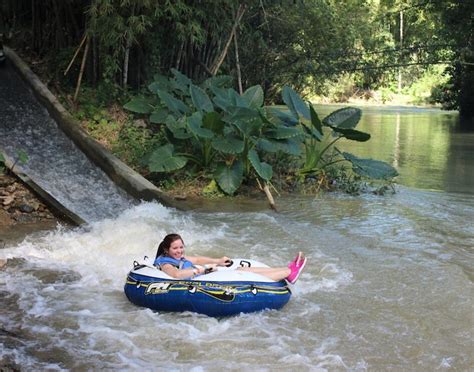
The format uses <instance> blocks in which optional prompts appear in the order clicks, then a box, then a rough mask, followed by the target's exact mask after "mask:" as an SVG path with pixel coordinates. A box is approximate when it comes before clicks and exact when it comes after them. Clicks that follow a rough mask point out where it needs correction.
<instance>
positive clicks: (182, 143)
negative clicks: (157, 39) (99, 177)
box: [124, 70, 396, 194]
mask: <svg viewBox="0 0 474 372" xmlns="http://www.w3.org/2000/svg"><path fill="white" fill-rule="evenodd" d="M172 73H173V77H172V78H167V77H164V76H162V75H155V77H154V81H153V82H152V83H150V84H149V85H148V89H149V91H150V92H151V93H152V94H151V95H146V96H140V97H135V98H133V99H132V100H131V101H129V102H128V103H127V104H125V106H124V107H125V108H126V109H127V110H130V111H132V112H135V113H137V114H141V115H148V119H149V121H150V122H151V123H152V124H155V125H158V127H159V128H160V130H162V131H163V133H164V136H165V139H166V141H165V142H163V143H161V144H160V145H159V146H157V147H155V148H154V149H153V150H152V151H151V153H150V154H149V155H148V156H147V157H146V159H145V162H146V166H147V167H148V169H149V171H150V172H173V171H177V170H179V169H182V168H184V167H190V168H193V169H195V170H196V171H199V172H205V173H207V174H209V177H210V178H211V179H213V180H215V182H216V183H217V185H218V186H219V187H220V188H221V189H222V190H223V191H224V192H225V193H227V194H233V193H235V192H236V191H237V190H238V189H239V187H240V185H241V184H242V183H243V182H244V181H249V180H250V179H252V178H256V179H257V181H258V180H263V182H264V183H269V182H270V181H271V180H272V178H273V174H274V167H273V165H274V161H275V159H278V158H281V155H282V154H283V155H284V156H285V157H287V158H291V159H296V160H297V161H296V162H289V164H292V165H293V164H300V165H299V166H296V167H297V168H296V169H293V170H292V171H293V172H295V173H296V174H298V175H299V176H300V177H301V178H303V179H304V178H305V177H306V176H309V175H315V174H318V172H320V171H321V170H323V169H325V168H326V167H328V166H330V165H332V164H334V163H337V162H342V161H346V162H347V161H348V162H350V163H351V164H352V165H353V169H354V172H358V171H359V170H360V169H361V168H362V166H361V164H363V169H364V172H365V174H364V176H366V177H374V178H377V177H379V176H380V174H381V170H380V164H379V162H373V161H371V160H370V159H359V158H356V157H354V156H352V157H351V156H350V154H345V153H344V154H342V153H340V152H339V151H338V150H337V149H336V148H335V147H334V144H335V143H336V142H337V141H338V140H340V139H341V138H345V139H348V140H353V141H360V142H363V141H367V140H369V138H370V135H369V134H367V133H364V132H360V131H357V130H355V129H354V128H355V127H356V125H357V123H358V122H359V120H360V117H361V111H360V110H359V109H356V108H351V107H349V108H344V109H341V110H337V111H335V112H333V113H331V114H330V115H328V116H327V117H326V118H325V119H324V120H322V121H321V120H320V119H319V117H318V115H317V113H316V111H315V110H314V108H313V107H312V106H311V105H310V104H308V103H307V102H305V101H304V100H303V99H302V98H301V97H300V96H299V95H298V94H297V93H296V92H295V91H294V90H293V89H291V88H290V87H284V88H283V91H282V98H283V101H284V103H285V104H286V106H287V110H281V109H278V108H274V107H269V108H267V107H265V106H264V105H263V104H264V96H263V90H262V88H261V87H260V86H259V85H256V86H253V87H250V88H248V89H247V90H246V91H245V92H244V93H243V94H239V93H237V92H236V91H235V90H234V89H232V88H229V87H228V85H229V83H230V81H231V79H230V77H227V76H217V77H212V78H209V79H207V80H206V81H205V82H204V83H203V84H201V85H200V86H197V85H195V84H194V83H193V82H192V81H191V80H190V79H189V78H188V77H186V76H185V75H183V74H182V73H180V72H179V71H177V70H172ZM278 154H280V156H278ZM272 161H273V162H272ZM384 170H385V171H386V172H387V173H386V176H387V177H389V175H390V174H391V175H393V174H396V171H395V170H394V169H393V168H391V167H390V166H389V165H388V164H387V168H384Z"/></svg>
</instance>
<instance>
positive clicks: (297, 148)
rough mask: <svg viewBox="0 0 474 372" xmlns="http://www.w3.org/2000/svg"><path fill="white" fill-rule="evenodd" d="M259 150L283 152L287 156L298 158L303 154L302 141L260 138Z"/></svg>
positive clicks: (258, 142)
mask: <svg viewBox="0 0 474 372" xmlns="http://www.w3.org/2000/svg"><path fill="white" fill-rule="evenodd" d="M257 148H258V149H259V150H262V151H264V152H277V151H281V152H284V153H285V154H289V155H294V156H298V155H300V154H301V141H298V140H295V139H283V140H276V139H269V138H260V139H259V140H258V141H257Z"/></svg>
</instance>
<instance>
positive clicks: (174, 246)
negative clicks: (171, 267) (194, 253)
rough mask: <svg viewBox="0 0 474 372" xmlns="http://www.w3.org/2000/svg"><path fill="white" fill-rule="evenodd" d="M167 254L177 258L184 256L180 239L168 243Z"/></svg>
mask: <svg viewBox="0 0 474 372" xmlns="http://www.w3.org/2000/svg"><path fill="white" fill-rule="evenodd" d="M168 256H169V257H171V258H174V259H176V260H179V259H180V258H182V257H184V244H183V241H182V240H181V239H178V240H175V241H174V242H173V243H171V244H170V248H169V249H168Z"/></svg>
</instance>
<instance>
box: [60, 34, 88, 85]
mask: <svg viewBox="0 0 474 372" xmlns="http://www.w3.org/2000/svg"><path fill="white" fill-rule="evenodd" d="M86 39H87V35H86V34H84V37H83V38H82V40H81V43H80V44H79V46H78V47H77V49H76V52H75V53H74V56H73V57H72V59H71V62H69V65H68V66H67V68H66V71H64V76H66V75H67V73H68V72H69V69H70V68H71V66H72V64H73V63H74V61H75V59H76V57H77V55H78V54H79V52H80V50H81V48H82V46H83V45H84V42H85V41H86Z"/></svg>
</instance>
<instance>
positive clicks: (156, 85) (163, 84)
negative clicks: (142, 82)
mask: <svg viewBox="0 0 474 372" xmlns="http://www.w3.org/2000/svg"><path fill="white" fill-rule="evenodd" d="M171 88H172V87H171V83H170V80H169V79H168V78H167V77H166V76H163V75H160V74H155V75H154V76H153V82H152V83H150V84H149V85H148V90H149V91H150V92H152V93H155V94H157V93H158V90H164V91H169V90H171Z"/></svg>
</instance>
